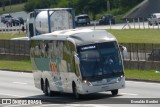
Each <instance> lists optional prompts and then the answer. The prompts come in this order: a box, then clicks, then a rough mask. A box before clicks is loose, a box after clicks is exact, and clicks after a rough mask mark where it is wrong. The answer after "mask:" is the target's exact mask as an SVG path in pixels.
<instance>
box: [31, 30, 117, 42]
mask: <svg viewBox="0 0 160 107" xmlns="http://www.w3.org/2000/svg"><path fill="white" fill-rule="evenodd" d="M67 39H72V40H74V41H75V43H76V44H78V45H81V44H88V43H93V42H100V41H115V40H116V38H115V37H114V36H113V35H111V34H110V33H108V32H106V31H105V30H92V29H69V30H61V31H54V32H52V33H47V34H42V35H39V36H35V37H32V38H31V40H67Z"/></svg>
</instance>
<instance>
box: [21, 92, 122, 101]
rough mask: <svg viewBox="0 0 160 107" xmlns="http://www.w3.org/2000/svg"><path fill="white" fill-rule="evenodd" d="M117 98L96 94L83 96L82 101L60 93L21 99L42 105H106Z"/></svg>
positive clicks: (106, 94)
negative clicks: (39, 101) (40, 102)
mask: <svg viewBox="0 0 160 107" xmlns="http://www.w3.org/2000/svg"><path fill="white" fill-rule="evenodd" d="M118 96H121V95H118ZM115 97H117V96H112V95H111V94H108V93H94V94H88V95H83V96H82V97H81V98H80V99H75V98H74V97H73V95H72V94H67V93H59V94H56V95H54V96H51V97H48V96H45V95H37V96H30V97H26V98H21V99H25V100H41V101H42V104H94V103H95V104H100V103H102V104H105V103H106V100H108V101H112V99H116V98H115Z"/></svg>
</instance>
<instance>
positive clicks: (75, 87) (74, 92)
mask: <svg viewBox="0 0 160 107" xmlns="http://www.w3.org/2000/svg"><path fill="white" fill-rule="evenodd" d="M72 88H73V95H74V97H75V98H76V99H79V98H80V94H79V93H78V92H77V86H76V84H75V83H73V85H72Z"/></svg>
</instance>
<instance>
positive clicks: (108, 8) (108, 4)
mask: <svg viewBox="0 0 160 107" xmlns="http://www.w3.org/2000/svg"><path fill="white" fill-rule="evenodd" d="M107 11H110V1H109V0H107Z"/></svg>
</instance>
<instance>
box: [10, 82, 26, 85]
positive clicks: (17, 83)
mask: <svg viewBox="0 0 160 107" xmlns="http://www.w3.org/2000/svg"><path fill="white" fill-rule="evenodd" d="M12 83H14V84H22V85H27V83H24V82H12Z"/></svg>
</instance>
